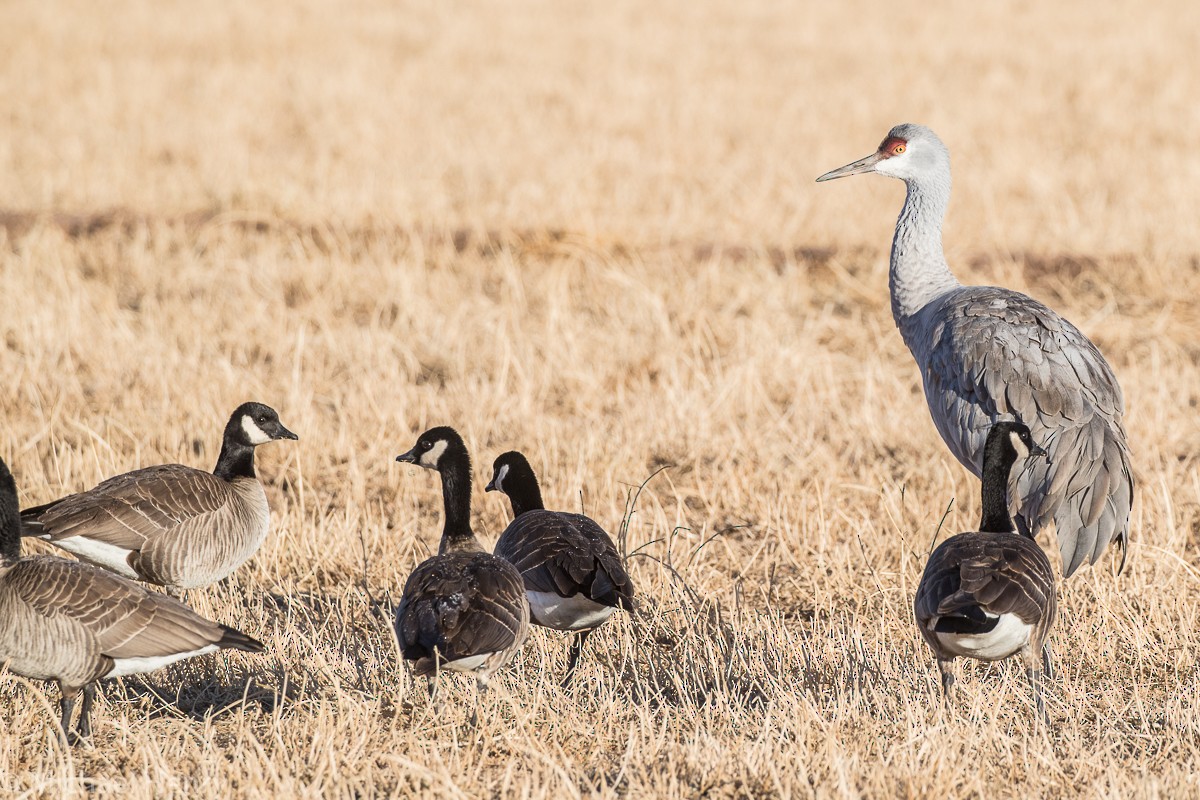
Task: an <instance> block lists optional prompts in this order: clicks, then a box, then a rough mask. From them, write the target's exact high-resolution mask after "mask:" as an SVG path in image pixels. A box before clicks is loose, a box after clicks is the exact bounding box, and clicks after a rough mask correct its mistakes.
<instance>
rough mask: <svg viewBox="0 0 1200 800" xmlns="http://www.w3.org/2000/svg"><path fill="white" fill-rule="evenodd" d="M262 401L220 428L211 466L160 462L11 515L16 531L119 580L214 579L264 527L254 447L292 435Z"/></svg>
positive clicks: (184, 582) (172, 582)
mask: <svg viewBox="0 0 1200 800" xmlns="http://www.w3.org/2000/svg"><path fill="white" fill-rule="evenodd" d="M298 438H299V437H298V436H296V434H294V433H292V432H291V431H289V430H288V429H287V428H285V427H284V426H283V424H282V423H281V422H280V421H279V415H278V414H277V413H276V412H275V410H274V409H273V408H271V407H270V406H266V405H263V404H262V403H243V404H242V405H240V406H238V407H237V409H236V410H235V411H234V412H233V415H232V416H231V417H230V418H229V422H228V424H226V425H225V435H224V440H223V442H222V445H221V455H220V457H219V458H218V459H217V466H216V469H214V470H213V471H212V472H205V471H204V470H199V469H195V468H193V467H185V466H184V465H182V464H163V465H161V466H157V467H147V468H145V469H139V470H134V471H133V472H127V473H125V474H123V475H118V476H116V477H114V478H109V479H108V480H106V481H104V482H102V483H100V484H99V485H98V486H96V488H94V489H91V490H89V491H86V492H80V493H79V494H73V495H70V496H68V497H64V498H62V499H60V500H55V501H54V502H52V503H46V504H45V505H41V506H37V507H35V508H27V509H25V510H24V511H23V512H21V520H22V522H23V523H24V527H25V535H26V536H36V537H38V538H40V539H44V540H46V541H48V542H50V543H51V544H53V545H55V546H56V547H60V548H62V549H63V550H66V551H67V552H69V553H71V554H73V555H75V556H76V557H78V558H79V559H81V560H83V561H86V562H88V563H90V564H94V565H96V566H99V567H103V568H105V569H107V570H109V571H111V572H114V573H116V574H117V575H120V576H122V577H125V578H132V579H134V580H139V581H145V582H147V583H153V584H157V585H159V586H165V587H166V588H167V590H168V591H170V592H171V593H172V594H175V595H178V593H179V592H181V591H182V590H185V589H194V588H198V587H201V586H208V585H209V584H212V583H216V582H217V581H219V580H221V579H222V578H224V577H226V576H227V575H229V574H230V573H232V572H233V571H234V570H235V569H237V568H238V567H239V566H241V565H242V564H243V563H244V562H245V561H246V560H247V559H249V558H250V557H251V556H252V555H254V554H255V553H256V552H257V551H258V548H259V547H260V546H261V545H262V543H263V539H265V538H266V536H267V531H268V529H269V527H270V521H271V511H270V508H268V506H267V495H266V492H264V491H263V487H262V484H261V483H259V482H258V477H257V476H256V475H255V472H254V449H255V448H256V447H258V446H259V445H262V444H266V443H267V442H272V441H275V440H277V439H298Z"/></svg>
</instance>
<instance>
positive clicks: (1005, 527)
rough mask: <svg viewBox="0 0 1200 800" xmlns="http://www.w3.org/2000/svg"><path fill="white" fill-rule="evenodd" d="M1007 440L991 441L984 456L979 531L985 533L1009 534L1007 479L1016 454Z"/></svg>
mask: <svg viewBox="0 0 1200 800" xmlns="http://www.w3.org/2000/svg"><path fill="white" fill-rule="evenodd" d="M1007 438H1008V437H1007V436H1004V437H991V438H989V440H988V443H987V445H986V447H985V449H984V453H983V489H982V491H981V493H982V500H983V518H982V520H981V521H980V523H979V530H981V531H985V532H988V533H1012V532H1013V531H1014V530H1015V528H1014V527H1013V521H1012V516H1010V515H1009V513H1008V476H1009V473H1010V472H1011V471H1012V465H1013V462H1014V461H1016V458H1017V453H1016V451H1015V450H1013V448H1012V445H1011V444H1010V443H1009V442H1008V441H1007Z"/></svg>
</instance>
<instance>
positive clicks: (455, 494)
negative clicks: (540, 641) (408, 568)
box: [395, 427, 529, 700]
mask: <svg viewBox="0 0 1200 800" xmlns="http://www.w3.org/2000/svg"><path fill="white" fill-rule="evenodd" d="M396 460H397V461H400V462H403V463H408V464H415V465H417V466H418V467H423V468H425V469H428V470H433V471H435V472H437V473H439V474H440V475H441V478H442V502H443V505H444V508H445V524H444V527H443V528H442V539H441V543H440V544H439V546H438V554H437V555H436V556H433V557H432V558H428V559H426V560H425V561H422V562H421V563H420V564H418V565H417V568H416V569H414V570H413V572H412V574H411V575H409V576H408V580H407V581H406V582H405V584H404V594H403V596H402V597H401V599H400V605H399V606H398V607H397V609H396V620H395V628H396V638H397V640H398V642H399V645H400V652H401V655H402V656H403V658H404V660H406V661H411V662H413V671H414V673H415V674H417V675H418V676H424V677H426V678H428V680H429V694H430V697H431V698H434V697H436V693H437V677H438V675H439V673H440V672H442V671H443V670H449V671H451V672H466V673H472V674H474V676H475V679H476V686H477V692H476V699H477V700H478V696H479V694H480V693H482V692H483V691H485V690H486V689H487V684H488V680H489V679H490V678H491V676H492V673H494V672H495V671H496V670H498V669H499V668H500V667H502V666H504V665H505V664H507V663H508V662H509V661H510V660H512V657H513V656H514V655H516V653H517V651H518V650H520V649H521V645H522V644H524V642H525V638H526V637H527V636H528V635H529V602H528V601H527V600H526V599H525V587H524V584H522V582H521V573H519V572H517V569H516V567H514V566H513V565H512V564H510V563H508V562H507V561H505V560H504V559H502V558H498V557H496V556H494V555H492V554H491V553H489V552H487V551H486V550H484V549H483V547H482V545H480V543H479V540H478V539H476V538H475V534H474V533H473V532H472V530H471V459H470V456H469V455H468V453H467V447H466V445H465V444H464V443H463V440H462V437H461V436H459V435H458V433H457V432H456V431H455V430H454V429H453V428H449V427H437V428H432V429H430V430H428V431H425V433H422V434H421V435H420V437H418V438H417V443H416V444H415V445H414V446H413V448H412V449H411V450H409V451H408V452H407V453H403V454H401V455H399V456H396Z"/></svg>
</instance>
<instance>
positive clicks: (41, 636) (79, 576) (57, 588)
mask: <svg viewBox="0 0 1200 800" xmlns="http://www.w3.org/2000/svg"><path fill="white" fill-rule="evenodd" d="M17 507H18V506H17V487H16V484H15V482H14V481H13V477H12V473H11V472H9V470H8V466H7V465H6V464H5V463H4V462H3V461H0V664H7V667H8V669H9V671H11V672H14V673H16V674H17V675H22V676H24V677H26V678H33V679H35V680H52V681H57V682H58V685H59V688H60V689H61V690H62V699H61V701H60V703H59V711H60V725H61V726H62V737H63V738H64V739H66V740H68V741H78V739H79V738H87V737H88V736H90V735H91V711H92V703H93V701H94V698H95V683H96V681H97V680H100V679H101V678H117V677H120V676H122V675H136V674H139V673H143V672H150V671H152V670H156V669H159V668H160V667H164V666H166V665H167V664H171V663H174V662H176V661H179V660H181V659H184V658H189V657H191V656H198V655H203V654H205V653H212V652H214V651H216V650H220V649H224V648H232V649H235V650H244V651H246V652H250V653H261V652H262V651H263V646H262V644H261V643H260V642H258V641H256V640H254V639H252V638H250V637H249V636H247V635H245V634H244V633H242V632H240V631H237V630H234V629H233V628H230V627H227V626H225V625H220V624H218V623H216V622H212V621H210V620H208V619H205V618H204V617H201V616H200V615H199V614H197V613H195V612H194V611H192V610H191V609H190V608H188V607H187V606H185V605H183V604H182V603H180V602H179V601H178V600H175V599H173V598H171V597H168V596H166V595H164V594H161V593H159V592H152V591H149V590H147V589H145V588H143V587H141V586H139V585H137V584H136V583H133V582H132V581H128V580H126V579H124V578H120V577H117V576H116V575H113V574H111V573H109V572H105V571H104V570H100V569H96V568H95V567H91V566H88V565H87V564H81V563H79V562H77V561H68V560H66V559H63V558H55V557H53V556H38V557H33V558H22V557H21V535H20V528H21V521H20V517H19V516H18V513H17ZM81 692H82V694H83V705H82V707H81V708H80V711H79V725H78V728H77V736H73V735H72V734H71V733H70V727H71V717H72V714H73V711H74V708H75V701H76V699H77V698H78V697H79V694H80V693H81Z"/></svg>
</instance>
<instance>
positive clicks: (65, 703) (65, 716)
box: [58, 681, 79, 745]
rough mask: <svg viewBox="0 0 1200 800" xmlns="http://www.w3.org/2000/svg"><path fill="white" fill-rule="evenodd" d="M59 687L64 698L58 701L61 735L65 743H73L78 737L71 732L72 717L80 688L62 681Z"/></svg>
mask: <svg viewBox="0 0 1200 800" xmlns="http://www.w3.org/2000/svg"><path fill="white" fill-rule="evenodd" d="M58 688H59V691H60V692H61V693H62V699H60V700H59V701H58V711H59V720H58V724H59V728H60V730H59V735H60V736H61V737H62V741H63V744H66V745H73V744H75V740H76V737H74V736H72V734H71V717H72V716H73V715H74V713H75V698H76V697H77V696H78V695H79V688H78V687H75V686H70V687H68V686H67V685H66V684H64V683H63V682H62V681H59V682H58Z"/></svg>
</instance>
